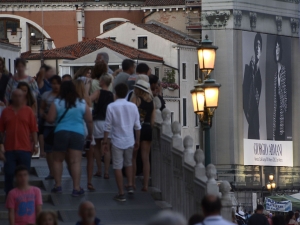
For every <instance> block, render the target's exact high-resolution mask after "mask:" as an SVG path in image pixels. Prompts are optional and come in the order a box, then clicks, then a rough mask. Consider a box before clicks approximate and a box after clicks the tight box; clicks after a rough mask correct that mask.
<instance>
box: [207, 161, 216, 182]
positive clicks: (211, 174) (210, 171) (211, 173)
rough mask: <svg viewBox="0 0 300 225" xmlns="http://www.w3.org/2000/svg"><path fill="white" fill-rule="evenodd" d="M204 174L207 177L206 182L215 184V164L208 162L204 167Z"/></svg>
mask: <svg viewBox="0 0 300 225" xmlns="http://www.w3.org/2000/svg"><path fill="white" fill-rule="evenodd" d="M206 176H207V178H208V181H207V183H211V184H216V183H217V181H216V180H215V177H216V176H217V169H216V167H215V165H213V164H209V165H207V167H206Z"/></svg>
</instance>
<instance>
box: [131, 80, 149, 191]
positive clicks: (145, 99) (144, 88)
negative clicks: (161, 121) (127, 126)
mask: <svg viewBox="0 0 300 225" xmlns="http://www.w3.org/2000/svg"><path fill="white" fill-rule="evenodd" d="M149 86H150V84H149V83H147V82H145V81H143V80H139V81H138V82H137V83H136V85H135V89H134V95H133V96H132V98H131V102H133V103H134V104H136V106H137V107H138V110H139V113H140V121H141V126H142V129H141V137H140V142H141V143H140V150H141V155H142V161H143V175H144V181H143V189H142V191H145V192H146V191H148V181H149V177H150V161H149V155H150V148H151V141H152V125H153V123H154V104H153V97H152V95H151V94H150V93H149V91H148V90H149ZM136 159H137V152H134V153H133V158H132V162H133V163H132V166H133V177H135V176H136ZM134 187H135V180H134Z"/></svg>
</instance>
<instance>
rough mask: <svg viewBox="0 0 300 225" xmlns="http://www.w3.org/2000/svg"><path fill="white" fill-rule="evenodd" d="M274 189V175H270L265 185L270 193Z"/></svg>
mask: <svg viewBox="0 0 300 225" xmlns="http://www.w3.org/2000/svg"><path fill="white" fill-rule="evenodd" d="M275 188H276V183H275V181H274V175H273V174H270V175H269V182H268V184H267V189H268V191H270V192H271V193H273V190H275Z"/></svg>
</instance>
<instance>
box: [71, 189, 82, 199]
mask: <svg viewBox="0 0 300 225" xmlns="http://www.w3.org/2000/svg"><path fill="white" fill-rule="evenodd" d="M81 195H84V190H83V188H80V190H79V191H77V190H73V191H72V196H73V197H79V196H81Z"/></svg>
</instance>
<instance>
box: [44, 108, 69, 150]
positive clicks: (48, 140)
mask: <svg viewBox="0 0 300 225" xmlns="http://www.w3.org/2000/svg"><path fill="white" fill-rule="evenodd" d="M68 111H69V108H67V109H66V110H65V111H64V113H63V114H62V115H61V116H60V118H59V120H58V121H57V124H56V126H57V125H58V124H59V123H60V122H61V121H62V119H63V118H64V117H65V115H66V114H67V112H68ZM56 126H54V127H53V129H52V130H51V131H50V132H49V134H48V135H47V137H44V141H45V143H46V144H47V145H52V146H53V144H54V135H55V134H54V131H55V128H56Z"/></svg>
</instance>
